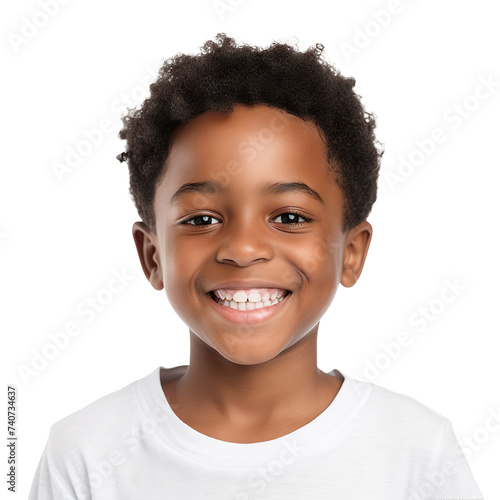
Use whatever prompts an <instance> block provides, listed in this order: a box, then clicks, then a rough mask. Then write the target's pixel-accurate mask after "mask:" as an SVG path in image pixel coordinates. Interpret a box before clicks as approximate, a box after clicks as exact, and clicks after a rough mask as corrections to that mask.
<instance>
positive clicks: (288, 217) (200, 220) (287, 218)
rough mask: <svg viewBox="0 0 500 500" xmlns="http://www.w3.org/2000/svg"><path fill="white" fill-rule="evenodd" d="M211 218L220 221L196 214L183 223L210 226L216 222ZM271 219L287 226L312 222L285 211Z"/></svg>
mask: <svg viewBox="0 0 500 500" xmlns="http://www.w3.org/2000/svg"><path fill="white" fill-rule="evenodd" d="M278 219H281V220H278ZM211 220H214V221H219V220H218V219H217V218H215V217H213V216H212V215H196V216H195V217H191V218H190V219H186V220H185V221H184V222H181V224H188V225H190V226H196V227H200V226H210V225H213V224H214V223H213V222H211ZM271 221H276V222H277V223H278V224H284V225H286V226H301V225H303V224H306V223H308V222H311V219H310V218H309V217H306V216H305V215H302V214H300V213H297V212H284V213H282V214H279V215H277V216H276V217H274V218H273V219H271Z"/></svg>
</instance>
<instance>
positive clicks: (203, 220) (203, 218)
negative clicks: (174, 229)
mask: <svg viewBox="0 0 500 500" xmlns="http://www.w3.org/2000/svg"><path fill="white" fill-rule="evenodd" d="M210 219H213V220H217V219H216V218H215V217H213V216H211V215H196V216H195V217H191V218H190V219H186V220H185V221H182V222H181V224H188V225H190V226H208V225H211V224H212V223H211V222H210Z"/></svg>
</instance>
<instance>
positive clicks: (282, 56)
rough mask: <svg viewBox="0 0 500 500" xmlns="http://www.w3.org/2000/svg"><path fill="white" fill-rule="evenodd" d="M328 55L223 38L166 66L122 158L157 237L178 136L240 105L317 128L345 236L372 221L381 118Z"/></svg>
mask: <svg viewBox="0 0 500 500" xmlns="http://www.w3.org/2000/svg"><path fill="white" fill-rule="evenodd" d="M323 49H324V47H323V45H321V44H316V45H315V46H314V47H310V48H309V49H307V50H306V51H305V52H300V51H298V50H296V49H295V48H294V47H292V46H290V45H289V44H284V43H277V42H273V43H272V44H271V45H270V46H269V47H268V48H265V49H263V48H259V47H252V46H250V45H245V44H243V45H239V46H238V45H237V44H236V42H235V40H234V39H233V38H230V37H228V36H226V34H224V33H219V34H217V35H216V37H215V40H209V41H207V42H205V43H204V45H203V46H202V47H201V54H199V55H187V54H177V55H176V56H174V57H172V58H170V59H168V60H166V61H164V64H163V66H162V67H161V68H160V70H159V75H158V79H157V80H156V82H154V83H153V84H151V86H150V91H151V96H150V97H149V98H147V99H146V100H145V101H144V103H143V104H142V107H140V108H138V109H133V110H131V109H129V110H128V115H125V116H123V117H122V120H123V124H124V126H123V128H122V130H121V131H120V132H119V137H120V138H121V139H125V140H126V142H127V147H126V151H125V152H123V153H121V154H119V155H118V156H117V159H118V160H120V161H122V162H123V161H127V163H128V167H129V173H130V194H131V196H132V199H133V201H134V203H135V206H136V208H137V211H138V213H139V215H140V217H141V218H142V220H143V222H144V223H145V224H146V226H147V227H148V229H149V230H150V231H151V232H153V233H154V234H156V228H155V214H154V208H153V202H154V195H155V189H156V184H157V182H158V180H159V178H160V174H161V172H162V167H163V165H164V162H165V160H166V158H167V156H168V153H169V149H170V138H171V135H172V132H173V131H174V130H175V129H176V127H178V126H179V125H181V124H184V123H187V122H188V121H190V120H192V119H193V118H194V117H196V116H197V115H199V114H201V113H203V112H205V111H209V110H210V111H217V112H221V113H231V112H232V110H233V105H234V104H246V105H250V106H252V105H257V104H267V105H269V106H273V107H275V108H280V109H282V110H284V111H286V112H287V113H290V114H292V115H295V116H297V117H299V118H302V119H304V120H306V121H312V122H313V123H314V124H316V125H317V126H318V127H319V130H320V133H321V132H322V136H323V140H324V141H325V142H326V146H327V161H328V164H329V165H330V166H331V172H332V174H333V176H334V178H335V180H336V182H337V184H338V185H339V187H340V189H341V190H342V193H343V196H344V213H343V219H342V221H343V225H342V228H343V232H345V231H347V230H349V229H351V228H352V227H355V226H356V225H358V224H359V223H360V222H362V221H364V220H366V218H367V217H368V214H369V213H370V211H371V208H372V205H373V203H374V202H375V200H376V199H377V179H378V174H379V169H380V160H381V157H382V155H383V150H382V149H381V148H379V147H378V146H379V145H380V143H379V142H378V141H377V140H376V139H375V135H374V129H375V117H374V115H373V114H371V113H367V112H366V111H365V109H364V107H363V105H362V104H361V102H360V97H359V96H358V95H357V94H356V93H355V92H354V91H353V87H354V85H355V83H356V81H355V80H354V78H347V77H344V76H342V75H341V74H340V73H339V71H338V70H337V69H336V68H335V67H334V66H333V65H331V64H329V63H327V62H325V61H324V60H323V59H322V57H321V56H322V52H323Z"/></svg>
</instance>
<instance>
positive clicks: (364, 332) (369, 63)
mask: <svg viewBox="0 0 500 500" xmlns="http://www.w3.org/2000/svg"><path fill="white" fill-rule="evenodd" d="M231 3H232V4H233V6H231ZM220 4H221V5H226V10H224V11H221V10H219V11H218V10H217V9H216V8H215V6H214V3H213V2H212V1H208V0H207V1H191V2H153V1H151V0H141V2H138V1H136V2H133V1H131V2H118V1H117V0H113V1H107V2H98V1H96V0H87V1H85V2H77V1H76V0H73V1H68V2H67V4H66V5H61V6H60V7H59V10H58V12H57V13H55V14H54V15H53V17H50V18H49V19H48V21H47V22H46V24H45V25H44V26H41V27H39V28H36V26H35V28H34V29H33V28H31V31H30V30H29V28H27V27H26V25H27V23H28V22H35V21H36V22H37V23H38V24H39V25H40V24H42V23H43V22H44V19H43V15H40V12H43V10H42V9H41V3H39V2H35V1H24V2H16V3H13V2H11V3H10V5H9V6H8V7H7V8H6V7H4V12H3V15H2V44H1V48H0V49H1V51H2V60H3V61H4V64H3V65H2V66H3V68H4V76H3V78H2V92H1V96H2V118H3V120H2V122H3V124H2V128H3V130H2V139H3V146H2V150H1V151H2V155H1V165H2V166H1V175H2V178H1V184H0V202H1V211H0V235H1V236H0V267H1V281H0V282H1V304H2V314H1V321H2V330H1V331H2V352H3V359H2V367H6V372H7V373H5V374H4V377H5V378H4V382H5V383H4V384H3V387H4V388H5V389H4V390H6V385H7V383H10V384H15V385H16V386H17V388H18V435H19V443H18V444H19V447H18V453H19V458H20V465H19V468H18V471H19V476H18V494H19V495H20V497H22V498H25V497H26V496H27V493H28V489H29V487H30V484H31V480H32V476H33V474H34V472H35V468H36V465H37V463H38V460H39V458H40V455H41V453H42V450H43V447H44V445H45V442H46V440H47V437H48V433H49V429H50V426H51V425H52V424H53V423H54V422H56V421H57V420H59V419H61V418H63V417H64V416H66V415H68V414H69V413H72V412H74V411H76V410H78V409H80V408H81V407H82V406H85V405H87V404H88V403H90V402H92V401H94V400H95V399H97V398H99V397H101V396H104V395H106V394H108V393H110V392H112V391H114V390H117V389H119V388H121V387H123V386H124V385H127V384H128V383H130V382H132V381H133V380H136V379H138V378H142V377H144V376H145V375H147V374H149V373H150V372H151V371H153V370H154V369H155V368H156V367H158V366H160V365H161V366H165V367H171V366H177V365H182V364H187V362H188V330H187V327H186V326H185V325H184V324H183V323H182V322H181V321H180V320H179V318H177V316H176V315H175V313H174V312H173V310H172V309H171V307H170V305H169V303H168V301H167V300H166V296H165V293H164V291H162V292H157V291H155V290H154V289H153V288H152V287H151V286H150V284H149V283H148V281H147V280H146V279H145V277H144V276H143V274H142V269H141V267H140V263H139V259H138V257H137V255H136V250H135V246H134V243H133V239H132V233H131V226H132V223H133V222H134V221H136V220H139V219H138V216H137V213H136V211H135V208H134V206H133V203H132V201H131V199H130V196H129V194H128V171H127V167H126V164H125V163H123V164H120V163H119V162H118V161H117V160H116V159H115V156H116V155H117V154H118V153H120V152H121V151H122V150H123V149H124V144H123V143H122V142H121V141H120V140H119V139H118V138H117V133H118V130H119V129H120V128H121V121H120V116H121V112H122V111H123V110H124V109H125V106H126V105H127V101H126V99H130V101H129V104H130V103H131V104H132V105H133V106H135V105H136V104H138V103H139V102H140V101H142V100H143V98H144V97H145V96H146V92H147V89H148V86H149V84H150V83H151V82H152V81H153V80H154V74H155V72H156V71H157V69H158V68H159V66H160V65H161V64H162V62H163V60H164V59H166V58H168V57H171V56H173V55H175V54H177V53H179V52H188V53H196V52H198V49H199V47H200V46H201V45H202V44H203V43H204V42H205V41H206V40H208V39H212V38H213V37H214V36H215V35H216V34H217V33H218V32H225V33H227V34H228V35H229V36H232V37H234V38H235V39H236V40H237V41H238V42H245V43H250V44H252V45H259V46H268V45H269V44H270V43H271V42H272V41H273V40H276V41H280V42H289V43H297V44H298V47H299V48H300V49H306V48H307V47H309V46H311V45H314V44H315V43H316V42H319V43H322V44H323V45H324V46H325V51H324V56H325V58H326V59H327V60H328V61H329V62H331V63H333V64H335V65H336V66H337V68H338V69H339V70H340V71H341V72H342V73H343V74H345V75H347V76H354V77H355V78H356V81H357V83H356V87H355V90H356V91H357V93H358V94H360V95H361V96H362V100H363V103H364V105H365V107H366V109H367V110H368V111H373V112H374V113H375V114H376V116H377V118H378V129H377V136H378V138H379V140H380V141H381V142H383V143H384V144H385V149H386V153H385V155H384V158H383V164H382V170H381V176H380V182H379V192H378V200H377V202H376V203H375V205H374V208H373V210H372V213H371V214H370V216H369V218H368V220H369V221H370V222H371V224H372V225H373V228H374V233H373V238H372V243H371V247H370V251H369V253H368V257H367V261H366V264H365V268H364V270H363V274H362V276H361V279H360V281H359V282H358V283H357V284H356V286H355V287H353V288H350V289H346V288H343V287H340V289H339V291H338V292H337V296H336V297H335V299H334V301H333V303H332V306H331V308H330V309H329V311H328V312H327V314H326V315H325V316H324V317H323V319H322V320H321V324H320V337H319V366H320V368H321V369H322V370H324V371H330V370H332V369H334V368H337V369H339V370H340V371H342V372H344V373H345V374H347V375H349V376H351V377H355V378H358V379H361V380H370V381H372V382H374V383H377V384H379V385H382V386H384V387H387V388H389V389H391V390H393V391H396V392H400V393H403V394H407V395H409V396H411V397H413V398H415V399H417V400H418V401H421V402H422V403H424V404H425V405H427V406H429V407H431V408H433V409H434V410H436V411H437V412H439V413H441V414H443V415H445V416H446V417H448V418H449V419H450V420H451V421H452V423H453V426H454V430H455V433H456V435H457V438H458V439H459V441H460V442H462V443H463V442H464V439H465V438H466V437H467V436H468V437H469V438H470V440H471V443H472V444H469V445H465V444H464V445H463V448H468V449H469V450H470V449H471V446H472V447H474V448H475V449H474V450H473V451H470V452H467V453H468V460H469V464H470V466H471V469H472V471H473V474H474V477H475V478H476V481H477V483H478V485H479V487H480V489H481V490H482V492H483V494H484V495H485V498H490V499H493V498H500V486H499V484H498V478H497V473H498V464H499V463H500V450H499V448H500V447H499V443H500V432H499V430H500V423H496V424H495V423H494V421H493V420H492V419H491V415H492V414H496V415H497V419H500V416H498V415H499V413H500V391H499V382H500V364H499V363H498V353H499V345H500V344H499V342H498V336H499V333H500V331H499V327H498V316H497V312H498V299H499V294H498V281H499V263H498V258H499V257H498V255H499V252H498V250H499V245H498V241H499V239H498V224H497V214H498V201H497V200H498V189H499V181H500V175H499V167H500V165H499V159H498V158H499V155H498V139H499V126H498V116H499V113H500V99H499V94H500V86H499V85H500V83H499V82H500V68H499V65H498V50H497V49H498V47H499V46H500V37H499V30H498V24H497V23H498V20H497V16H495V15H494V12H493V10H492V7H491V6H492V4H493V2H491V1H488V0H476V1H474V2H452V1H440V2H431V1H430V0H427V1H424V0H421V1H409V0H401V1H400V2H399V4H397V3H394V2H392V3H391V2H389V1H388V0H384V1H373V2H370V1H358V2H347V1H344V2H327V1H318V0H308V1H307V2H290V1H284V0H280V1H273V2H269V1H263V0H253V1H249V0H242V1H236V0H233V1H232V2H230V1H229V0H222V1H221V2H220ZM395 5H399V6H398V7H397V8H396V9H394V8H393V13H392V14H390V19H389V20H388V21H387V20H385V21H384V20H383V19H382V17H383V16H382V17H381V15H377V13H380V11H382V10H386V11H387V9H388V8H389V7H390V6H391V7H393V6H395ZM395 10H397V12H394V11H395ZM6 11H7V12H6ZM6 14H7V15H6ZM385 17H387V16H385ZM377 19H378V20H377ZM382 24H385V26H382ZM23 32H24V33H25V34H26V33H28V34H29V35H30V37H31V38H29V39H28V38H25V39H24V42H21V41H20V40H21V39H20V38H19V37H22V36H23ZM363 32H365V33H366V32H368V36H366V34H365V35H363ZM363 37H364V38H365V39H364V40H363ZM363 42H364V45H365V46H364V47H361V45H363ZM348 44H350V45H351V54H350V55H349V54H348V52H347V50H348ZM353 49H354V50H353ZM481 78H483V79H485V80H490V81H493V82H496V85H494V86H493V88H492V89H491V90H490V91H489V93H488V91H486V90H485V88H482V89H479V93H480V94H479V95H480V96H481V98H482V99H481V100H478V99H476V98H475V97H474V94H475V92H476V90H477V88H478V85H480V84H481ZM127 96H128V97H127ZM456 106H462V107H464V108H463V109H465V110H466V113H467V114H468V116H467V117H466V118H460V119H459V118H457V116H459V115H458V111H457V109H458V108H456ZM454 107H455V108H454ZM103 119H107V120H109V122H110V123H111V129H112V130H111V131H109V129H108V132H106V133H105V134H103V139H102V142H100V143H99V144H96V145H94V146H92V148H91V150H90V152H89V154H88V155H87V156H86V157H84V158H83V159H82V161H81V163H80V164H79V165H77V166H75V167H74V168H73V169H72V171H70V172H67V173H65V174H64V175H63V176H62V177H61V178H58V176H57V175H56V173H55V171H54V164H55V163H57V162H60V163H65V161H66V155H67V154H68V147H71V148H76V147H77V146H78V144H80V143H81V141H83V140H84V139H85V135H84V134H85V131H90V130H92V129H95V128H97V127H99V125H100V123H101V120H103ZM436 128H440V129H442V131H443V133H444V134H445V140H443V141H442V142H441V143H440V144H437V145H434V149H433V150H432V151H431V152H430V153H429V154H428V155H424V156H423V153H421V154H419V153H418V152H415V151H418V146H417V143H416V141H424V142H425V141H428V140H429V139H430V138H431V137H432V134H433V131H434V129H436ZM429 151H430V149H429ZM401 158H406V159H407V160H408V159H409V158H413V161H414V163H419V164H418V165H417V166H415V168H414V171H413V172H408V171H406V173H405V175H406V177H401V178H400V180H402V182H400V183H398V184H397V185H396V186H395V187H393V188H391V185H390V183H389V182H388V177H387V176H388V174H391V173H392V174H396V175H399V174H398V168H399V166H400V163H401V161H402V160H401ZM419 160H423V161H419ZM113 272H118V273H122V272H125V273H126V274H127V275H129V276H130V280H129V281H128V282H127V285H126V286H125V287H124V289H123V291H122V292H121V293H115V294H114V295H113V296H112V300H111V302H110V303H109V304H108V305H105V306H103V310H102V311H101V312H99V313H98V314H96V316H95V318H93V320H92V321H89V322H87V321H86V320H85V318H88V316H85V317H84V316H82V315H81V314H79V313H78V312H77V311H78V310H79V309H78V308H79V306H80V305H81V304H82V303H85V301H86V300H87V298H88V297H96V296H100V297H105V295H104V294H105V293H106V292H103V290H105V289H106V287H107V285H108V282H109V280H110V279H111V278H112V277H113ZM446 280H448V282H456V283H458V284H459V285H460V286H461V291H459V292H457V293H458V294H455V295H453V292H449V291H448V292H446V293H447V295H446V297H452V301H449V303H444V302H442V301H441V299H440V297H441V293H442V291H443V289H444V288H446V287H448V285H447V281H446ZM419 307H425V308H429V307H430V310H431V311H434V312H431V313H430V314H431V316H429V319H428V320H422V319H421V322H420V323H417V324H420V325H421V328H418V327H417V326H416V325H415V323H414V322H413V323H412V322H411V318H412V317H413V318H414V319H415V314H417V315H418V314H419ZM69 322H75V323H77V324H78V326H79V327H80V329H81V331H80V334H79V335H77V336H75V337H72V338H71V339H70V340H69V342H68V345H67V346H66V347H64V348H61V350H60V351H58V352H55V354H53V353H54V351H50V348H47V345H48V344H50V343H51V338H50V336H49V334H52V335H54V334H56V333H57V332H61V331H62V330H64V328H65V327H66V324H67V323H69ZM401 332H407V334H408V336H409V337H410V338H411V339H413V340H412V343H411V344H410V345H407V346H404V347H401V348H400V350H399V352H397V350H396V349H395V346H394V344H390V343H391V342H394V341H396V340H397V338H398V335H400V334H401ZM382 344H384V345H386V348H387V345H391V346H392V356H393V357H392V358H390V357H389V355H388V354H386V352H385V351H384V347H383V345H382ZM44 348H45V349H46V351H45V352H49V354H50V353H52V354H53V359H51V360H49V361H46V366H43V367H41V361H40V360H39V361H38V365H37V366H38V367H39V369H38V370H37V372H36V373H37V375H33V376H30V377H28V378H27V379H26V377H24V378H23V377H21V375H20V372H19V369H20V366H22V365H25V366H28V367H30V366H31V364H32V362H34V360H33V358H36V357H37V353H40V352H42V350H43V349H44ZM47 349H49V351H47ZM38 356H40V354H38ZM384 360H385V362H386V364H385V365H383V362H384ZM369 363H373V366H375V367H377V366H378V367H379V368H377V369H378V373H377V372H374V371H373V369H372V371H367V366H368V365H369ZM374 373H375V374H374ZM4 402H5V396H4ZM4 414H5V413H4ZM4 432H5V431H4ZM4 453H6V451H4ZM0 459H1V460H2V463H5V462H6V457H5V459H4V458H1V457H0ZM4 460H5V462H3V461H4ZM495 464H496V465H495ZM2 470H3V469H2ZM495 470H496V472H495ZM4 477H5V476H4ZM2 483H3V482H2ZM1 488H2V490H4V489H5V488H6V484H5V483H3V484H2V486H1Z"/></svg>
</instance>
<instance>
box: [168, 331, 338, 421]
mask: <svg viewBox="0 0 500 500" xmlns="http://www.w3.org/2000/svg"><path fill="white" fill-rule="evenodd" d="M317 332H318V325H316V326H315V327H314V328H313V330H311V331H310V332H309V333H308V334H307V335H306V336H305V337H304V338H303V339H301V340H300V341H299V342H297V343H296V344H294V345H293V346H292V347H290V348H289V349H287V350H285V351H283V352H282V353H280V354H279V355H278V356H276V357H275V358H273V359H272V360H270V361H267V362H264V363H260V364H257V365H241V364H236V363H233V362H231V361H229V360H227V359H225V358H224V357H222V356H221V355H220V354H219V353H218V352H217V351H215V350H214V349H212V348H210V347H209V346H207V345H206V344H205V343H204V342H203V341H201V340H200V339H199V338H198V337H197V336H196V335H195V334H194V333H192V332H190V336H191V355H190V365H189V368H188V370H187V372H186V374H185V375H184V376H183V377H182V380H179V383H178V386H177V391H178V395H181V393H182V394H183V395H184V396H186V397H187V396H188V395H189V399H190V400H191V401H197V405H199V407H200V408H202V407H203V408H211V409H212V411H214V412H216V413H218V414H220V415H221V416H222V417H224V418H228V419H229V420H233V419H234V420H237V419H240V420H241V419H242V418H246V419H249V418H251V419H253V420H254V421H259V420H261V421H264V420H266V419H270V418H279V417H280V415H285V414H287V413H288V414H289V413H290V410H291V409H293V411H294V412H295V414H296V415H299V414H300V413H304V412H306V411H308V409H309V408H311V407H312V406H314V405H315V404H314V401H315V400H316V401H317V398H318V395H319V393H320V392H321V393H324V391H325V389H326V385H329V387H330V388H331V387H332V384H329V383H330V382H332V381H331V380H329V379H332V378H333V377H330V376H328V375H326V374H325V373H323V372H322V371H321V370H319V369H318V367H317Z"/></svg>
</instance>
